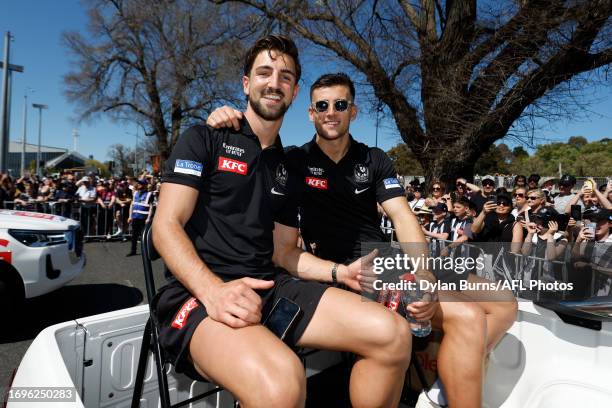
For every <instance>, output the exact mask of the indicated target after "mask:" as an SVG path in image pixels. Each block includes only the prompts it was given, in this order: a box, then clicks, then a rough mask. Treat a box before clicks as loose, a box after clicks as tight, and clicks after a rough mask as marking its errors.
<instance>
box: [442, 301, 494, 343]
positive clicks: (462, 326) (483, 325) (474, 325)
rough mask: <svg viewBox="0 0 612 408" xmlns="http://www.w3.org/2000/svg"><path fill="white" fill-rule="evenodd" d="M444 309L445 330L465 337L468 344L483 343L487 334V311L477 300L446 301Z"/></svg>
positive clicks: (450, 333)
mask: <svg viewBox="0 0 612 408" xmlns="http://www.w3.org/2000/svg"><path fill="white" fill-rule="evenodd" d="M443 308H444V309H445V310H444V320H445V321H444V323H443V327H444V332H445V334H448V335H457V336H461V337H462V338H463V341H465V342H466V344H472V345H478V344H480V345H482V346H483V347H484V344H485V340H486V336H487V319H486V313H485V311H484V309H483V308H482V307H480V306H479V305H478V304H477V303H475V302H446V304H444V305H443Z"/></svg>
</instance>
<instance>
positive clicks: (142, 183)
mask: <svg viewBox="0 0 612 408" xmlns="http://www.w3.org/2000/svg"><path fill="white" fill-rule="evenodd" d="M148 184H149V183H148V182H147V180H146V179H139V180H137V182H136V184H135V185H134V188H135V190H134V196H133V199H132V204H131V206H130V213H129V218H128V220H127V222H128V224H131V225H132V241H131V242H132V244H131V245H132V246H131V247H130V248H131V249H130V252H129V253H128V254H127V255H126V256H134V255H136V246H137V243H138V240H139V239H140V236H141V235H142V230H143V229H144V226H145V224H147V223H148V222H149V221H151V217H152V216H153V212H152V211H151V210H152V208H151V207H152V204H153V194H152V193H151V192H150V191H148V188H147V185H148Z"/></svg>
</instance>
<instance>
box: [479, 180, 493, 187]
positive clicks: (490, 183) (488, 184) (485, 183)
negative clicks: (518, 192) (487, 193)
mask: <svg viewBox="0 0 612 408" xmlns="http://www.w3.org/2000/svg"><path fill="white" fill-rule="evenodd" d="M482 185H483V186H491V187H493V186H494V185H495V183H493V182H492V181H483V182H482Z"/></svg>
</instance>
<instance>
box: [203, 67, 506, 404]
mask: <svg viewBox="0 0 612 408" xmlns="http://www.w3.org/2000/svg"><path fill="white" fill-rule="evenodd" d="M327 81H329V82H327ZM335 81H338V82H335ZM325 82H327V83H326V84H325ZM324 84H325V85H324ZM336 84H337V85H336ZM351 85H352V82H351V81H350V79H349V78H348V77H347V76H346V75H343V74H336V75H329V76H323V77H322V78H320V79H319V80H317V81H315V83H314V84H313V86H312V87H311V98H312V100H313V101H317V100H325V101H327V102H326V103H327V107H328V108H329V105H331V104H330V102H331V101H334V100H336V101H337V100H350V101H354V90H353V89H354V88H353V87H352V86H351ZM328 88H329V89H328ZM319 89H321V91H320V93H319ZM350 106H354V102H353V103H352V104H351V105H350ZM313 109H314V108H312V107H311V109H310V112H309V114H310V119H311V120H312V121H313V122H314V124H315V129H316V130H317V135H316V137H315V139H314V140H313V141H311V142H310V143H307V144H306V145H304V146H303V147H301V148H299V149H297V150H296V152H297V153H296V160H290V161H291V162H292V163H299V164H300V166H299V169H298V174H300V176H307V175H308V174H309V172H311V171H313V170H311V169H315V171H317V172H319V173H320V174H321V175H323V176H325V175H327V174H330V176H328V177H334V178H333V179H331V178H330V179H327V181H328V182H329V184H328V185H329V187H328V190H331V192H329V193H328V194H334V191H336V193H335V194H337V196H330V197H329V198H328V199H327V200H325V201H322V200H323V197H324V196H323V195H321V194H320V192H318V191H316V190H315V189H310V188H308V187H306V189H305V191H304V192H303V195H302V196H301V197H300V201H299V204H300V207H301V208H302V209H303V210H304V212H301V213H300V214H301V215H302V219H301V222H302V224H301V225H304V223H306V224H307V226H308V228H304V230H303V233H304V236H305V238H310V239H311V240H316V241H317V244H318V245H317V249H318V251H319V254H320V255H321V256H322V257H323V258H328V259H332V260H334V261H336V262H343V261H344V260H346V259H354V257H356V256H359V254H360V250H361V249H360V247H361V242H360V241H362V240H363V239H362V238H364V237H365V238H367V237H368V236H371V234H376V235H379V234H380V229H379V228H378V224H377V222H375V221H374V222H368V221H367V218H366V215H367V214H368V211H369V210H368V209H369V208H372V205H373V202H375V201H374V200H376V195H375V194H374V192H376V191H378V193H377V194H386V195H388V194H390V193H389V192H388V190H391V192H392V191H393V190H392V188H395V186H396V185H397V187H398V189H399V188H400V185H399V182H397V180H396V179H395V178H394V177H392V176H393V172H392V170H389V171H388V172H387V173H388V174H389V176H387V177H389V178H388V179H385V180H386V181H385V183H384V184H385V186H389V187H385V188H383V189H381V188H380V185H379V186H376V188H374V184H373V183H372V181H369V183H371V184H364V186H363V189H360V188H356V189H355V191H356V193H355V195H353V196H352V197H351V198H350V201H347V200H349V197H345V196H344V195H343V194H344V193H342V191H349V190H352V189H353V188H354V187H351V188H350V189H349V188H348V187H347V188H341V186H337V187H336V189H333V188H332V187H331V186H332V183H334V184H333V185H335V184H338V183H341V182H344V181H343V180H347V179H350V180H352V178H351V177H352V176H353V173H352V172H353V161H355V160H358V159H359V158H360V157H364V154H363V153H358V152H360V151H361V150H364V149H370V151H371V153H370V154H369V156H370V157H374V154H375V153H376V154H380V155H382V152H380V153H379V152H378V151H376V150H374V149H371V148H368V147H367V146H365V145H361V144H359V143H357V142H355V141H354V140H353V139H352V137H351V136H350V134H349V132H348V128H349V126H348V125H349V123H350V120H352V119H354V116H355V115H356V108H352V109H351V110H350V116H349V112H346V113H342V114H341V113H340V112H338V111H333V110H331V111H330V110H329V109H327V110H326V111H323V110H321V111H318V110H317V112H315V111H314V110H313ZM353 109H354V110H353ZM342 112H344V111H342ZM226 114H227V115H223V116H225V117H226V118H227V116H228V115H229V116H230V117H231V116H232V110H231V109H229V111H228V112H226ZM214 115H215V113H214V112H213V114H212V115H211V118H212V117H213V116H214ZM211 118H209V122H208V123H211ZM332 120H333V121H334V122H338V123H339V125H338V126H337V128H338V129H337V130H336V126H334V127H328V126H326V125H325V124H326V122H327V121H332ZM218 122H219V123H223V124H225V126H230V125H231V121H227V119H221V120H219V121H218ZM212 124H214V123H212ZM234 126H235V125H234ZM332 141H333V142H332ZM374 152H375V153H374ZM323 155H325V156H327V158H326V157H325V156H323ZM290 157H293V156H291V155H290ZM343 157H344V158H343ZM330 159H331V160H330ZM348 160H351V161H350V162H349V161H348ZM387 160H388V159H387ZM332 162H334V163H338V166H339V165H340V163H347V166H348V167H346V169H349V168H350V172H351V177H347V176H344V175H341V174H338V176H331V174H334V173H331V172H332V171H334V170H333V169H335V168H336V166H333V165H332ZM372 162H374V160H372ZM329 166H332V168H329ZM371 166H373V165H371ZM389 166H390V165H389ZM338 171H340V170H338ZM343 171H344V170H343ZM367 173H369V174H380V171H378V170H376V168H372V169H370V170H369V171H368V172H367ZM359 174H360V175H363V174H366V172H365V170H361V171H360V173H359ZM378 177H381V176H378ZM301 178H302V179H304V177H301ZM383 178H384V176H383ZM369 180H371V179H369ZM365 181H366V180H365V179H364V180H362V181H361V182H362V183H365ZM387 181H388V182H387ZM358 182H359V181H358ZM366 186H372V187H366ZM364 189H365V190H364ZM367 190H371V191H372V193H371V194H370V195H365V194H364V195H363V196H360V195H358V194H359V193H358V191H367ZM400 193H401V190H400ZM340 196H342V198H340ZM353 201H355V203H354V204H353ZM340 202H342V203H345V202H351V203H352V204H347V205H342V206H340V205H339V203H340ZM363 203H370V204H368V205H367V206H366V205H364V204H363ZM395 203H397V205H399V206H400V207H396V206H395ZM382 206H383V207H385V206H389V208H391V209H392V211H388V213H389V215H390V217H391V219H392V220H393V223H394V226H395V228H396V232H397V234H398V239H399V240H400V241H401V242H410V241H412V242H414V237H415V236H417V235H416V234H415V233H414V232H412V233H409V234H408V235H407V234H406V233H407V232H410V231H412V228H413V227H414V224H415V223H414V221H413V220H414V216H413V215H412V213H411V212H410V210H409V208H408V207H407V206H405V202H404V204H402V201H401V200H400V201H396V200H394V199H393V198H391V199H389V200H388V201H383V203H382ZM401 207H403V209H402V208H401ZM321 208H325V209H326V211H325V213H322V212H321ZM347 211H350V213H348V214H347ZM321 214H325V219H324V220H321V219H320V217H317V215H319V216H320V215H321ZM341 214H343V215H341ZM400 214H401V216H400ZM354 219H359V220H361V222H360V223H355V222H353V220H354ZM416 226H417V227H418V224H417V225H416ZM377 231H378V232H377ZM368 234H370V235H368ZM307 235H309V237H307ZM350 236H354V237H355V238H354V239H353V240H352V242H351V241H349V242H346V243H343V240H346V238H347V237H350ZM360 237H362V238H360ZM411 237H412V238H411ZM380 239H381V238H376V239H375V240H380ZM366 240H367V239H366ZM347 244H348V245H347ZM295 247H296V245H295V240H289V241H288V242H287V244H286V248H295ZM292 250H293V249H292ZM453 275H454V272H453ZM470 278H471V279H477V278H476V277H474V278H472V277H470ZM453 296H458V295H457V294H453V293H444V294H441V297H444V299H445V300H444V301H441V302H440V307H441V309H438V310H436V314H435V316H437V317H434V325H437V327H441V326H442V321H443V322H444V323H443V325H444V328H445V331H446V334H445V338H444V340H443V342H445V343H444V346H443V347H442V349H441V350H445V351H443V352H441V354H440V355H439V359H438V362H439V363H438V367H442V368H441V369H440V372H441V376H442V380H443V381H444V385H445V388H446V391H447V394H448V399H449V401H451V405H452V406H461V405H462V404H464V405H465V406H478V405H480V401H481V392H482V390H481V385H482V384H481V382H478V381H477V382H476V383H471V384H470V387H469V388H466V387H465V383H464V382H462V381H459V379H458V378H456V377H453V376H452V374H451V372H452V371H453V370H454V368H453V367H455V366H457V367H459V366H461V369H462V370H468V369H469V371H470V372H473V373H474V375H476V376H477V377H478V378H480V379H482V361H483V358H484V354H485V353H486V350H485V349H486V348H487V347H488V346H489V344H488V343H487V344H485V343H484V342H483V340H484V339H485V338H488V339H489V340H490V341H491V342H492V343H493V344H495V343H496V342H497V341H499V339H500V338H501V335H502V334H503V333H502V334H498V333H497V331H496V330H497V329H498V328H500V327H501V326H504V325H505V324H506V323H507V324H508V327H509V325H510V324H512V322H513V321H514V318H515V315H516V309H515V307H516V305H514V309H513V310H514V315H512V317H510V315H511V314H512V311H510V312H508V316H507V319H506V320H503V319H501V318H500V317H501V316H500V315H499V314H496V313H495V312H496V311H491V310H485V309H484V307H483V305H481V304H479V303H478V302H476V301H475V302H470V301H466V302H462V301H461V300H460V299H457V298H454V297H453ZM464 300H465V299H464ZM501 305H502V302H499V303H497V304H496V305H491V306H492V307H497V306H500V309H502V307H501ZM510 309H512V307H511V308H510ZM466 310H467V311H469V313H467V314H466ZM409 311H410V309H409ZM472 313H474V314H472ZM468 315H469V316H468ZM494 315H495V316H494ZM415 317H416V318H417V319H419V317H418V315H415ZM495 318H497V320H496V321H498V322H502V321H503V322H504V323H501V324H500V325H497V324H495V325H491V326H490V328H491V330H492V331H495V333H490V334H485V333H483V332H481V333H476V332H474V326H477V327H481V328H484V326H485V325H482V326H480V324H479V323H475V322H476V321H481V320H480V319H485V320H487V321H489V319H492V320H493V319H495ZM466 319H467V320H466ZM483 323H484V322H483ZM467 327H470V329H469V331H468V332H465V333H464V334H461V333H462V332H463V329H465V328H467ZM505 330H506V329H504V331H505ZM463 335H465V336H469V337H470V338H472V339H473V340H472V341H467V342H466V341H465V338H463V339H460V338H461V337H462V336H463ZM455 342H457V343H455ZM459 343H461V344H464V345H465V344H470V346H471V347H470V348H469V349H467V350H466V349H464V351H465V352H466V353H464V355H463V357H464V359H463V361H462V362H457V361H456V360H455V357H454V356H453V355H452V354H453V353H452V350H454V349H455V347H461V346H460V345H459ZM478 350H480V351H478ZM468 351H469V354H467V352H468ZM457 364H458V365H457ZM428 397H430V396H428V394H425V393H424V394H422V395H421V396H420V399H419V405H417V406H419V407H423V406H431V404H430V402H429V401H428ZM425 404H427V405H425Z"/></svg>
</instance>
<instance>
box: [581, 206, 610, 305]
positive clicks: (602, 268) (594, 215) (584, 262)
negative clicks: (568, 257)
mask: <svg viewBox="0 0 612 408" xmlns="http://www.w3.org/2000/svg"><path fill="white" fill-rule="evenodd" d="M582 219H583V221H584V224H583V226H582V228H581V229H580V232H579V233H578V237H577V238H576V242H575V243H574V246H573V248H572V265H573V266H574V270H573V271H572V272H573V273H574V275H575V276H574V277H573V279H572V281H573V282H574V284H575V286H576V287H577V289H576V293H575V294H574V295H575V297H577V298H585V297H590V296H608V295H610V294H612V292H611V288H612V235H610V228H612V210H609V209H602V208H598V209H592V210H587V211H585V212H584V214H583V215H582ZM591 223H593V224H595V225H594V226H593V225H591ZM591 282H592V283H593V284H592V285H591ZM593 290H594V291H593Z"/></svg>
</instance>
